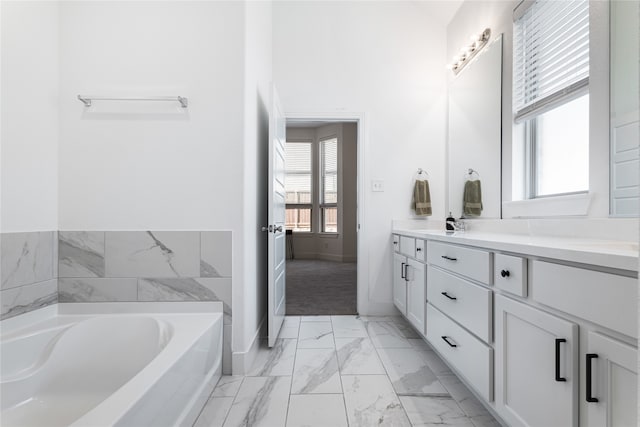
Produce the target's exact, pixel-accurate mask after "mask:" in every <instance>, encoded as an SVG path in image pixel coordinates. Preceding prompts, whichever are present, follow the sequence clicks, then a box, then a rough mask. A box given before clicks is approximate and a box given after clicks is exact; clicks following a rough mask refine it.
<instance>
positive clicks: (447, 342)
mask: <svg viewBox="0 0 640 427" xmlns="http://www.w3.org/2000/svg"><path fill="white" fill-rule="evenodd" d="M427 340H428V341H429V343H430V344H431V345H432V346H433V347H434V348H435V349H436V350H437V351H438V352H439V353H440V355H441V356H442V357H443V358H445V359H446V360H447V361H448V362H449V363H450V364H451V365H452V366H453V367H454V368H455V369H456V370H457V371H458V372H459V373H460V374H461V375H462V376H463V377H464V378H465V379H466V380H467V381H468V382H469V384H470V385H471V386H472V387H473V388H475V389H476V391H477V392H478V393H479V394H480V395H481V396H482V397H484V398H485V399H486V400H487V401H488V402H491V401H493V349H492V348H491V347H489V346H488V345H486V344H485V343H483V342H482V341H480V340H479V339H477V338H476V337H474V336H473V335H471V334H470V333H469V332H467V331H465V330H464V329H463V328H462V327H461V326H459V325H458V324H456V323H455V322H454V321H453V320H451V319H449V318H448V317H447V316H445V315H444V314H442V313H441V312H440V311H439V310H438V309H437V308H435V307H434V306H432V305H431V303H428V304H427Z"/></svg>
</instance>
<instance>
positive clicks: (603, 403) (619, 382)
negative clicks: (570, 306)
mask: <svg viewBox="0 0 640 427" xmlns="http://www.w3.org/2000/svg"><path fill="white" fill-rule="evenodd" d="M586 347H587V350H586V352H585V353H584V355H583V357H584V358H583V359H582V360H583V363H584V370H585V381H584V387H583V390H584V398H583V402H584V403H583V404H584V405H586V409H587V410H586V417H587V419H586V420H585V422H583V423H582V424H583V425H585V426H589V427H614V426H615V427H617V426H636V425H637V404H638V400H637V399H638V388H637V385H638V370H637V359H638V350H637V349H636V348H635V347H632V346H630V345H628V344H625V343H623V342H620V341H618V340H616V339H613V338H611V337H608V336H606V335H603V334H600V333H598V332H593V331H589V333H588V336H587V346H586Z"/></svg>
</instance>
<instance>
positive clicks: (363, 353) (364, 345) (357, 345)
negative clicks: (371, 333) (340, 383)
mask: <svg viewBox="0 0 640 427" xmlns="http://www.w3.org/2000/svg"><path fill="white" fill-rule="evenodd" d="M336 350H337V355H338V365H339V367H340V373H341V374H342V375H357V374H378V375H380V374H386V372H385V370H384V367H383V366H382V363H381V362H380V359H379V358H378V354H377V353H376V349H375V348H374V347H373V344H372V343H371V340H370V339H369V338H336Z"/></svg>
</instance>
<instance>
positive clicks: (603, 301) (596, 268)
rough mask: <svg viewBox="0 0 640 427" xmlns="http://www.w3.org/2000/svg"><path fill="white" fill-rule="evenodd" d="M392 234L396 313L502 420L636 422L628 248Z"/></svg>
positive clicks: (543, 426) (565, 424) (564, 425)
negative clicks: (612, 250)
mask: <svg viewBox="0 0 640 427" xmlns="http://www.w3.org/2000/svg"><path fill="white" fill-rule="evenodd" d="M399 234H400V235H399V237H398V238H397V242H398V243H397V244H395V245H394V246H395V247H396V252H397V253H395V254H394V266H395V267H394V275H395V276H394V302H396V306H398V307H399V308H400V307H404V308H403V309H401V311H402V313H403V314H404V315H405V316H406V317H407V319H409V321H410V322H411V323H412V324H413V325H414V326H416V328H418V330H420V331H422V332H423V333H424V336H425V338H426V340H427V342H428V343H429V344H430V345H431V347H432V348H433V349H434V350H435V351H436V352H437V353H438V354H439V355H440V356H441V357H442V358H443V360H444V361H445V362H446V363H447V364H448V365H449V366H450V367H451V369H452V370H453V371H454V372H455V373H456V374H457V375H458V376H459V377H460V379H461V380H462V381H463V382H464V383H465V384H466V385H467V386H468V387H469V388H470V389H471V390H473V391H474V393H475V395H476V396H477V397H478V398H479V399H480V400H481V401H482V402H483V404H484V405H485V406H486V407H487V408H488V409H489V410H491V411H492V413H493V414H494V415H496V416H497V417H499V418H501V420H502V422H503V423H504V424H505V425H509V426H531V427H556V426H557V427H595V426H598V427H600V426H603V427H618V426H621V427H627V426H629V427H631V426H637V425H638V424H637V397H638V392H637V387H638V368H637V357H638V349H637V345H638V344H637V339H638V314H637V313H638V279H637V267H636V266H637V258H638V255H637V252H636V253H630V254H625V255H618V254H617V253H613V254H611V253H608V252H606V251H603V252H602V253H600V252H599V249H598V247H597V246H593V247H590V250H589V251H584V252H585V253H584V255H583V254H582V253H580V251H577V250H576V249H575V248H576V247H580V246H576V242H575V240H573V241H572V240H568V241H567V243H566V245H567V246H566V247H562V246H561V244H560V246H558V245H559V243H558V242H559V241H558V239H552V240H549V239H544V238H541V239H538V240H536V238H535V237H531V236H529V237H528V238H527V239H526V240H523V241H522V243H520V242H519V239H518V238H514V236H505V237H502V236H501V235H495V236H494V235H489V234H480V233H479V234H478V235H477V236H478V237H474V236H473V233H468V234H467V233H463V234H459V235H453V236H450V235H444V233H442V232H438V231H433V232H424V237H423V238H422V239H420V238H418V237H417V236H418V235H420V234H418V233H416V232H415V231H410V232H408V233H407V234H408V236H403V235H402V233H399ZM409 236H412V237H409ZM404 239H407V240H406V243H403V242H405V240H404ZM394 240H396V239H394ZM403 244H404V246H405V251H404V254H401V253H400V249H402V246H403ZM590 244H591V243H590V242H589V241H584V242H578V245H584V247H589V245H590ZM418 248H423V250H422V251H418ZM617 250H619V249H617ZM419 260H425V261H426V265H425V264H424V263H422V262H420V261H419ZM425 270H426V272H425ZM412 273H413V274H414V275H415V274H417V275H418V276H414V275H412ZM415 277H419V279H420V280H422V279H424V280H425V282H423V283H420V284H418V280H416V279H415ZM396 279H402V281H401V282H398V285H397V286H396ZM427 279H428V281H427ZM425 290H426V294H425V293H423V294H421V292H425ZM425 300H426V304H424V302H425ZM421 322H423V323H421Z"/></svg>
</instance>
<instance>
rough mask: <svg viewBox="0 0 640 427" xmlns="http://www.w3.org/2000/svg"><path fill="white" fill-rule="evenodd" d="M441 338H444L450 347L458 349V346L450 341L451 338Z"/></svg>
mask: <svg viewBox="0 0 640 427" xmlns="http://www.w3.org/2000/svg"><path fill="white" fill-rule="evenodd" d="M440 338H442V339H443V340H444V342H446V343H447V344H449V347H457V346H458V344H453V343H452V342H451V341H449V337H447V336H442V337H440Z"/></svg>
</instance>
